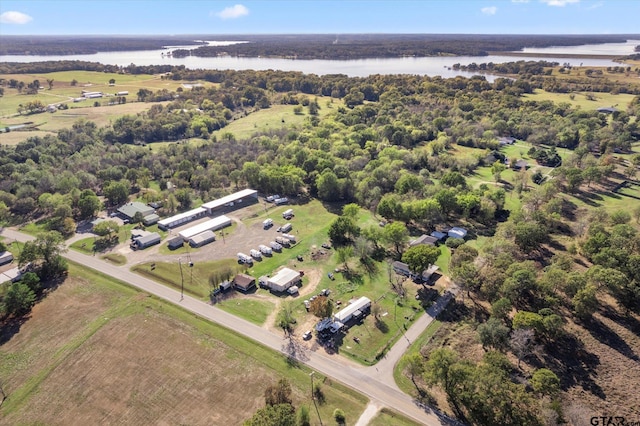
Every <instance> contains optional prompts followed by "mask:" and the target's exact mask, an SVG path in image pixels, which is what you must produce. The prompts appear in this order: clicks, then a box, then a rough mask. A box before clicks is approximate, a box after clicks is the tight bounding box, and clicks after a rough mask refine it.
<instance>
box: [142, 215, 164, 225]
mask: <svg viewBox="0 0 640 426" xmlns="http://www.w3.org/2000/svg"><path fill="white" fill-rule="evenodd" d="M158 220H160V216H158V215H157V214H155V213H153V214H150V215H148V216H145V217H144V222H145V223H155V222H157V221H158Z"/></svg>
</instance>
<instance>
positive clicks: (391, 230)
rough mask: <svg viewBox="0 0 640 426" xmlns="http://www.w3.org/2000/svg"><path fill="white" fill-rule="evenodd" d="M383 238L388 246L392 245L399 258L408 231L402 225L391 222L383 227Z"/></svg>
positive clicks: (407, 236)
mask: <svg viewBox="0 0 640 426" xmlns="http://www.w3.org/2000/svg"><path fill="white" fill-rule="evenodd" d="M383 238H384V240H385V241H386V242H387V243H388V244H393V247H394V248H395V250H396V253H397V254H398V256H401V255H402V251H403V248H404V245H405V243H406V241H407V238H409V231H408V230H407V227H406V226H405V225H404V224H403V223H400V222H393V223H390V224H388V225H387V226H385V227H384V230H383Z"/></svg>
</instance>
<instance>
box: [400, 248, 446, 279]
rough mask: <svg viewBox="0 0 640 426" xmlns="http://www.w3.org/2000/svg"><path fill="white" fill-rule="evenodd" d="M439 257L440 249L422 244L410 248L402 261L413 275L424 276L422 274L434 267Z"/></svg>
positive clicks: (403, 255)
mask: <svg viewBox="0 0 640 426" xmlns="http://www.w3.org/2000/svg"><path fill="white" fill-rule="evenodd" d="M439 256H440V247H435V246H429V245H426V244H420V245H417V246H413V247H409V248H408V249H407V250H406V251H405V252H404V253H403V254H402V261H403V262H404V263H406V264H407V265H408V266H409V269H410V270H411V271H412V272H413V273H415V274H417V275H422V272H423V271H424V270H426V269H428V268H429V266H431V265H433V264H434V263H435V262H436V260H438V257H439Z"/></svg>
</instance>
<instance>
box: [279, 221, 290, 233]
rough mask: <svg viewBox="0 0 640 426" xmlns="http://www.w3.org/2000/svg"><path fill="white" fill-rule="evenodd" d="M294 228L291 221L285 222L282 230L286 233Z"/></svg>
mask: <svg viewBox="0 0 640 426" xmlns="http://www.w3.org/2000/svg"><path fill="white" fill-rule="evenodd" d="M292 229H293V225H291V224H290V223H285V224H284V225H282V226H281V227H280V232H282V233H285V232H289V231H291V230H292Z"/></svg>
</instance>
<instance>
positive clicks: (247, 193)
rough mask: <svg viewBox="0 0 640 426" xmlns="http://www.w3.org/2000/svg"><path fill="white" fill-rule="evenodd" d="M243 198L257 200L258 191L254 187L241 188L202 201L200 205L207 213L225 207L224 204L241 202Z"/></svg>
mask: <svg viewBox="0 0 640 426" xmlns="http://www.w3.org/2000/svg"><path fill="white" fill-rule="evenodd" d="M245 200H246V201H253V200H255V201H257V200H258V191H256V190H254V189H243V190H242V191H238V192H235V193H233V194H231V195H227V196H224V197H222V198H218V199H217V200H213V201H209V202H208V203H204V204H203V205H202V207H203V208H204V209H206V210H207V213H209V214H211V213H212V212H213V211H214V210H216V209H218V208H220V207H225V206H226V205H232V203H237V202H243V201H245Z"/></svg>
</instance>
